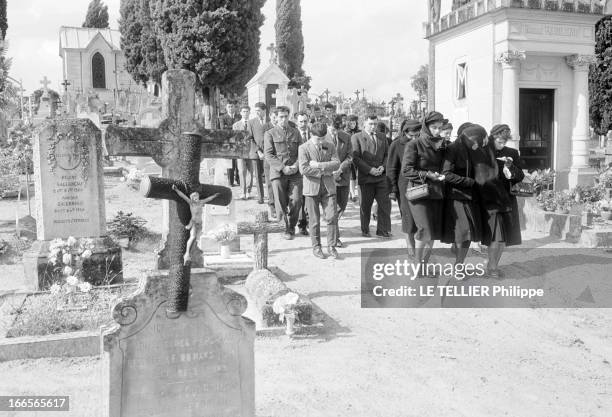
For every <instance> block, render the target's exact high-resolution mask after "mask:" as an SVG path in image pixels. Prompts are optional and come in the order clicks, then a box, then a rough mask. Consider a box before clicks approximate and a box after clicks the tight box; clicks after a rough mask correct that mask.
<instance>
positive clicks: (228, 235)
mask: <svg viewBox="0 0 612 417" xmlns="http://www.w3.org/2000/svg"><path fill="white" fill-rule="evenodd" d="M237 235H238V233H237V227H236V226H235V225H234V226H232V225H230V224H227V223H226V224H224V225H222V226H221V227H219V228H217V229H215V230H213V231H211V232H209V233H208V237H209V238H211V239H214V240H216V241H217V242H231V241H232V240H234V239H236V236H237Z"/></svg>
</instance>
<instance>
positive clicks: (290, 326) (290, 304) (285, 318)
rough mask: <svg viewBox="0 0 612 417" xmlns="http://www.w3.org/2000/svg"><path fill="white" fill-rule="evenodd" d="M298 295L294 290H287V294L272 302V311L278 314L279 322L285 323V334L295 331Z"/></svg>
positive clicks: (289, 334)
mask: <svg viewBox="0 0 612 417" xmlns="http://www.w3.org/2000/svg"><path fill="white" fill-rule="evenodd" d="M299 299H300V296H299V295H297V294H296V293H294V292H288V293H287V294H285V295H283V296H280V297H278V298H277V299H276V300H274V303H273V304H272V311H274V312H275V313H276V314H278V315H279V319H280V322H281V323H286V325H287V328H286V330H285V334H286V335H287V336H291V335H292V334H294V333H295V328H294V324H295V319H296V318H297V311H296V309H295V307H296V305H297V303H298V300H299Z"/></svg>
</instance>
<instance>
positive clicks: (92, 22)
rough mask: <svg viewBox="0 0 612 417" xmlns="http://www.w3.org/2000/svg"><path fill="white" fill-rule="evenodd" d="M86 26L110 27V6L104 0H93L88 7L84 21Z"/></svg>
mask: <svg viewBox="0 0 612 417" xmlns="http://www.w3.org/2000/svg"><path fill="white" fill-rule="evenodd" d="M83 27H84V28H98V29H106V28H108V6H107V5H105V4H104V3H102V0H91V3H89V7H87V15H86V16H85V21H84V22H83Z"/></svg>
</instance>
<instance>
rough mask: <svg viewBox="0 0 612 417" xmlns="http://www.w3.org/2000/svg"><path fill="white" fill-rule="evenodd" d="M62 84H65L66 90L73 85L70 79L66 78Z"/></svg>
mask: <svg viewBox="0 0 612 417" xmlns="http://www.w3.org/2000/svg"><path fill="white" fill-rule="evenodd" d="M60 85H63V86H64V90H68V86H69V85H72V83H71V82H69V81H68V80H64V81H63V82H62V83H61V84H60Z"/></svg>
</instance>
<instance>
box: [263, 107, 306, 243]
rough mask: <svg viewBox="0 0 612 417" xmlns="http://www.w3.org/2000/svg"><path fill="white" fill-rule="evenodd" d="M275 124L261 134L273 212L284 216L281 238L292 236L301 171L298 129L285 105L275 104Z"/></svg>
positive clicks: (299, 190)
mask: <svg viewBox="0 0 612 417" xmlns="http://www.w3.org/2000/svg"><path fill="white" fill-rule="evenodd" d="M277 113H278V125H277V126H275V127H273V128H272V129H270V130H268V131H267V132H266V133H265V134H264V155H265V158H266V161H268V163H269V164H270V180H271V181H272V190H273V191H274V200H275V205H276V213H277V215H278V216H279V217H282V218H283V219H284V220H285V235H284V237H285V239H293V237H294V236H295V226H296V224H297V222H298V217H299V214H300V208H301V206H302V175H301V174H300V172H299V170H298V147H299V146H300V145H301V144H302V141H301V139H300V132H299V131H298V130H297V129H296V128H294V127H291V126H289V113H290V111H289V109H288V108H287V107H284V106H280V107H278V108H277Z"/></svg>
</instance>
